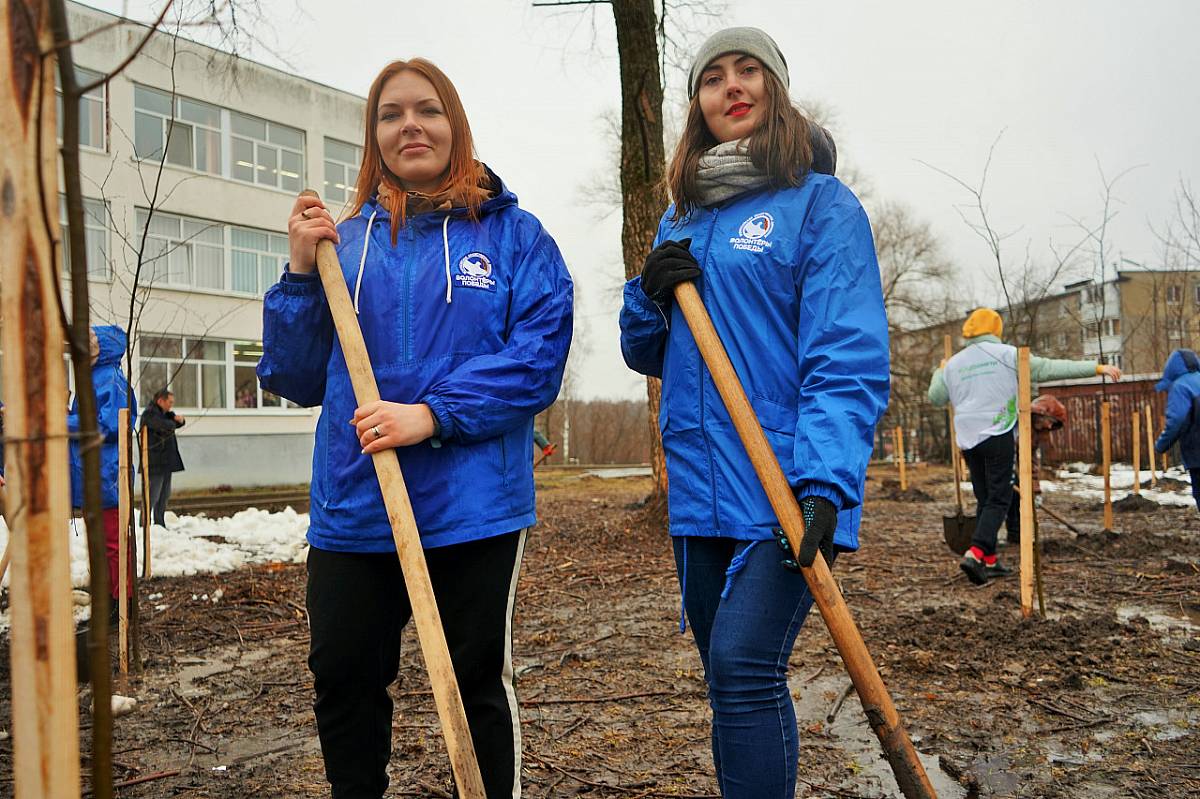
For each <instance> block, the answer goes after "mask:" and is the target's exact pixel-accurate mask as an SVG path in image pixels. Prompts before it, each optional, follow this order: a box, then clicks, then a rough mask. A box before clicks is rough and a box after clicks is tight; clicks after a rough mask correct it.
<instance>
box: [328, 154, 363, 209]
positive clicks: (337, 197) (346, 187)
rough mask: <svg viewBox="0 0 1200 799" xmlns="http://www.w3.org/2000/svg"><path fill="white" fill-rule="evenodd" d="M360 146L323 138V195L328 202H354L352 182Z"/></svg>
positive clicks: (355, 179) (358, 162) (356, 172)
mask: <svg viewBox="0 0 1200 799" xmlns="http://www.w3.org/2000/svg"><path fill="white" fill-rule="evenodd" d="M361 163H362V148H361V147H357V146H355V145H353V144H346V143H345V142H340V141H338V140H336V139H326V140H325V197H324V199H325V200H327V201H329V202H335V203H351V202H354V184H355V183H357V182H358V166H359V164H361Z"/></svg>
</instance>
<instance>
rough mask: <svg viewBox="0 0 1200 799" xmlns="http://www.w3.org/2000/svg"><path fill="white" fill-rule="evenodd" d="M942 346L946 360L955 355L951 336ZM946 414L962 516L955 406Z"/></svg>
mask: <svg viewBox="0 0 1200 799" xmlns="http://www.w3.org/2000/svg"><path fill="white" fill-rule="evenodd" d="M942 346H943V348H944V349H945V351H946V360H947V361H948V360H950V357H951V356H952V355H954V343H953V341H952V340H951V338H950V336H945V337H943V339H942ZM946 413H947V414H949V417H950V425H949V426H950V463H951V464H953V467H954V501H955V502H957V503H958V513H959V515H962V506H963V496H962V479H963V474H964V472H963V471H962V463H961V461H962V453H960V452H959V451H958V433H957V432H956V431H955V429H954V406H953V405H949V404H948V405H946Z"/></svg>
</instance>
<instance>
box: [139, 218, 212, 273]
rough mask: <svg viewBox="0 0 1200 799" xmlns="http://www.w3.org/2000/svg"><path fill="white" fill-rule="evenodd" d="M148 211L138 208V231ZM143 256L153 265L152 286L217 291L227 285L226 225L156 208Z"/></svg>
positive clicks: (151, 269)
mask: <svg viewBox="0 0 1200 799" xmlns="http://www.w3.org/2000/svg"><path fill="white" fill-rule="evenodd" d="M147 213H148V212H147V211H146V210H145V209H142V208H139V209H138V210H137V225H138V230H141V229H143V228H145V226H146V217H147ZM144 258H145V263H146V264H147V265H149V266H150V267H151V268H150V273H149V278H150V285H151V286H156V287H170V288H185V289H186V288H200V289H215V290H217V291H222V290H224V289H225V287H226V284H225V228H224V226H223V225H218V224H215V223H212V222H205V221H204V220H201V219H191V218H189V217H183V216H176V215H175V214H168V213H164V212H162V211H155V212H154V214H153V216H151V217H150V229H149V232H148V234H147V236H146V250H145V255H144Z"/></svg>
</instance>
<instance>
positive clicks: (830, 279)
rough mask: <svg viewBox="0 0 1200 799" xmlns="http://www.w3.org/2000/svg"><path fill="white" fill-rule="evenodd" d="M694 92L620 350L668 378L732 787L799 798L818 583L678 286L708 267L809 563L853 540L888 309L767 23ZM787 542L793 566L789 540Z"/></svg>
mask: <svg viewBox="0 0 1200 799" xmlns="http://www.w3.org/2000/svg"><path fill="white" fill-rule="evenodd" d="M688 93H689V104H688V112H687V122H686V124H685V127H684V131H683V135H682V137H681V140H680V142H679V144H678V146H677V147H676V149H675V154H674V156H673V159H672V162H671V165H670V169H669V172H668V183H669V187H670V191H671V197H672V200H673V201H674V202H673V204H672V206H671V207H670V208H668V209H667V211H666V213H665V214H664V215H663V219H662V222H661V223H660V225H659V231H658V236H657V238H656V240H655V245H656V246H655V249H654V250H653V251H652V252H651V253H650V255H649V256H648V257H647V259H646V265H645V267H644V269H643V271H642V274H641V275H640V276H639V277H635V278H634V279H633V280H631V281H629V282H628V283H627V284H626V286H625V303H624V307H623V308H622V311H621V349H622V353H623V354H624V356H625V362H626V363H627V364H628V365H629V367H630V368H632V369H634V370H635V371H638V372H641V373H642V374H647V375H653V376H656V377H661V378H662V381H663V383H662V406H661V407H662V410H661V413H660V419H659V423H660V426H661V428H662V432H663V449H664V451H665V452H666V458H667V473H668V478H669V479H668V485H669V495H668V505H669V511H670V532H671V536H672V541H673V545H674V549H675V562H676V567H677V571H678V574H679V582H680V587H681V592H682V594H683V605H684V610H685V612H686V617H687V619H689V620H690V621H691V624H692V631H693V634H694V635H695V639H696V646H697V648H698V649H699V652H700V659H701V661H702V663H703V664H704V676H705V679H706V681H707V683H708V694H709V703H710V705H711V706H712V711H713V733H712V745H713V760H714V763H715V765H716V775H717V781H718V783H719V785H720V788H721V795H722V796H723V797H725V798H726V799H792V797H794V795H795V789H796V767H797V758H798V732H797V724H796V714H795V709H794V708H793V706H792V699H791V694H790V692H789V690H788V684H787V669H788V658H789V656H790V654H791V651H792V647H793V646H794V644H795V641H796V636H797V635H798V634H799V631H800V627H801V625H802V624H803V623H804V619H805V617H806V616H807V614H808V612H809V610H810V609H811V607H812V596H811V595H810V594H809V591H808V587H807V585H806V584H805V581H804V579H803V578H802V577H800V575H798V574H795V573H793V572H792V571H790V570H788V569H785V568H784V567H783V566H781V565H780V563H779V560H780V555H779V552H778V550H777V549H776V548H775V545H774V543H772V539H774V537H775V531H776V528H777V527H778V522H777V521H776V519H775V514H774V512H773V511H772V509H771V506H770V503H769V502H768V501H767V497H766V495H765V493H764V492H763V489H762V486H761V485H760V484H759V483H758V481H757V479H756V478H755V476H754V470H753V468H752V466H751V464H750V461H749V458H748V457H747V455H746V452H745V450H744V448H743V447H742V444H741V442H740V441H739V440H738V437H737V434H736V433H735V431H734V427H733V424H732V422H731V420H730V417H729V414H728V412H727V411H726V410H725V406H724V404H723V403H722V401H721V398H720V396H719V395H718V392H717V390H716V388H715V386H714V385H713V382H712V378H711V377H710V376H709V374H708V372H707V371H706V370H705V369H704V368H703V365H702V364H701V360H700V355H699V353H698V351H697V348H696V343H695V340H694V339H693V338H692V335H691V332H690V330H689V329H688V326H687V323H686V321H685V320H684V319H683V317H682V314H681V312H680V311H679V310H678V309H677V308H675V307H673V306H674V303H673V302H672V296H673V290H672V289H673V286H675V285H676V284H677V283H680V282H682V281H686V280H693V281H695V283H696V288H697V289H698V290H699V292H700V293H701V296H702V297H703V298H704V303H705V305H706V306H707V308H708V312H709V314H710V316H711V317H712V320H713V324H714V325H715V326H716V329H717V331H718V333H720V335H721V338H722V339H723V340H724V343H725V348H726V350H727V352H728V355H729V357H730V359H731V360H732V361H733V366H734V368H735V369H736V370H737V373H738V376H739V377H740V378H741V382H742V385H743V387H744V388H745V390H746V393H747V394H748V395H749V397H750V402H751V405H753V407H754V410H755V412H756V414H757V415H758V418H759V421H760V422H761V423H762V425H763V428H764V432H765V434H766V436H767V439H768V441H770V443H771V445H772V449H774V451H775V454H776V456H777V457H778V458H779V462H780V466H781V467H782V468H783V471H784V474H785V475H787V478H788V482H789V483H790V485H791V486H792V489H793V490H794V491H795V493H796V497H797V499H798V500H799V501H800V507H801V510H802V511H803V513H804V520H805V535H804V541H803V544H802V546H801V549H800V556H799V561H800V564H802V565H811V564H812V562H813V560H814V558H815V556H816V552H817V551H818V550H820V551H821V552H822V553H823V554H824V557H825V559H826V561H828V562H830V564H831V565H832V562H833V559H834V557H835V556H836V555H837V553H838V552H848V551H852V550H854V549H857V548H858V522H859V517H860V515H861V504H862V496H863V484H864V482H865V479H866V469H867V461H868V459H869V458H870V455H871V444H872V440H873V437H874V428H875V424H876V422H878V420H879V417H880V416H881V415H882V413H883V410H884V408H885V407H886V406H887V398H888V341H887V319H886V317H885V315H884V310H883V296H882V291H881V289H880V280H879V266H878V264H877V262H876V259H875V248H874V244H873V242H872V238H871V228H870V224H869V223H868V221H867V217H866V214H865V213H864V212H863V209H862V206H861V205H860V204H859V202H858V200H857V198H855V196H854V195H853V194H852V193H851V192H850V190H849V189H847V188H846V187H845V186H844V185H842V183H841V182H839V181H838V180H837V178H835V177H833V176H832V174H831V173H832V172H833V160H834V159H833V148H832V141H831V140H829V139H828V138H827V137H826V136H825V135H823V131H821V130H820V128H818V127H817V126H815V125H813V124H811V123H809V122H808V121H807V120H806V119H805V118H804V116H803V115H802V114H801V113H800V112H799V111H798V110H797V109H796V108H795V107H794V106H793V105H792V103H791V100H790V98H789V97H788V73H787V62H786V61H785V60H784V57H783V54H782V53H781V52H780V51H779V47H778V46H777V45H776V44H775V42H774V41H773V40H772V39H771V37H770V36H768V35H767V34H766V33H764V32H762V31H760V30H758V29H756V28H731V29H729V30H725V31H721V32H719V33H717V34H716V35H714V36H713V37H712V38H710V39H709V40H708V41H707V42H705V44H704V46H703V47H701V48H700V51H699V53H698V54H697V56H696V60H695V65H694V66H693V67H692V70H691V75H690V81H689V84H688ZM814 145H815V146H814ZM822 172H824V174H822ZM786 558H787V560H785V563H784V565H785V566H788V567H792V568H794V567H795V566H796V563H795V562H793V561H791V560H790V558H791V553H790V550H789V552H788V555H787V556H786ZM681 626H682V625H681Z"/></svg>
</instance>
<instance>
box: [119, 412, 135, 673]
mask: <svg viewBox="0 0 1200 799" xmlns="http://www.w3.org/2000/svg"><path fill="white" fill-rule="evenodd" d="M117 430H118V431H119V432H118V433H117V441H118V442H119V443H118V444H117V452H118V453H119V456H118V460H117V462H118V464H119V466H118V467H117V519H118V521H117V529H118V530H119V531H120V533H119V535H118V539H119V541H118V543H117V560H118V563H117V587H116V589H115V590H116V591H117V662H118V663H119V664H120V668H121V673H122V674H128V673H129V595H128V591H127V590H126V586H127V585H129V513H130V510H131V508H132V505H133V501H132V497H130V496H129V435H128V433H129V409H128V408H121V409H120V410H119V411H117Z"/></svg>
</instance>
